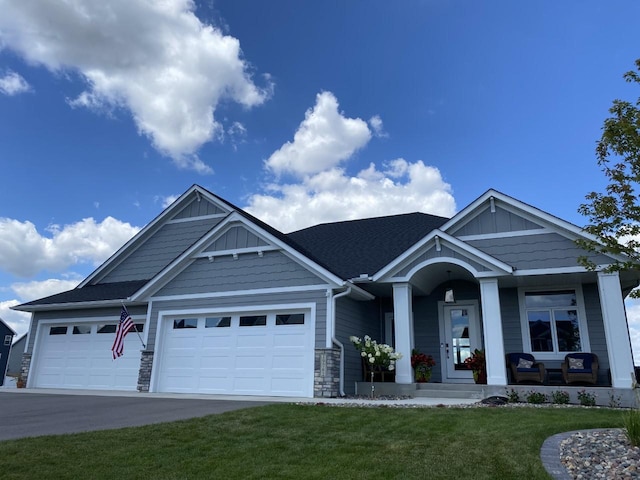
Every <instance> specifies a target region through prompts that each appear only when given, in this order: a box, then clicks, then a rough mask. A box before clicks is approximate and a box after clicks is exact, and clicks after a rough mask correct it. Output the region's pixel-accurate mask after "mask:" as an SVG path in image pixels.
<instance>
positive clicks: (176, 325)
mask: <svg viewBox="0 0 640 480" xmlns="http://www.w3.org/2000/svg"><path fill="white" fill-rule="evenodd" d="M182 328H198V319H197V318H181V319H180V320H174V321H173V329H174V330H179V329H182Z"/></svg>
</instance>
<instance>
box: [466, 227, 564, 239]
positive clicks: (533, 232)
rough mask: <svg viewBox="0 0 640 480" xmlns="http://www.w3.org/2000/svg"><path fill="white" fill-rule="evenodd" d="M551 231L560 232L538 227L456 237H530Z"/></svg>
mask: <svg viewBox="0 0 640 480" xmlns="http://www.w3.org/2000/svg"><path fill="white" fill-rule="evenodd" d="M550 233H558V232H556V231H555V230H551V229H550V228H538V229H535V230H518V231H515V232H498V233H479V234H477V235H461V236H459V237H455V238H457V239H458V240H462V241H463V242H469V241H473V240H495V239H496V238H512V237H529V236H532V235H548V234H550Z"/></svg>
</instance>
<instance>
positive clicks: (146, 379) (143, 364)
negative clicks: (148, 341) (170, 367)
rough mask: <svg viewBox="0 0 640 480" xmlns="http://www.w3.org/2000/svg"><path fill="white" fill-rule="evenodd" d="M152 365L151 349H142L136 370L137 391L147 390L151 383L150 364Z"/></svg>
mask: <svg viewBox="0 0 640 480" xmlns="http://www.w3.org/2000/svg"><path fill="white" fill-rule="evenodd" d="M152 365H153V350H142V355H141V358H140V371H139V372H138V391H139V392H148V391H149V385H150V384H151V366H152Z"/></svg>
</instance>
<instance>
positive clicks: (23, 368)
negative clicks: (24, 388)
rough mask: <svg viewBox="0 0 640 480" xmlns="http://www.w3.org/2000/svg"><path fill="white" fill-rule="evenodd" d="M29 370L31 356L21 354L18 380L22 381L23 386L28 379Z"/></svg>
mask: <svg viewBox="0 0 640 480" xmlns="http://www.w3.org/2000/svg"><path fill="white" fill-rule="evenodd" d="M29 370H31V354H30V353H23V354H22V362H21V363H20V378H21V379H22V380H23V381H24V385H26V384H27V378H29Z"/></svg>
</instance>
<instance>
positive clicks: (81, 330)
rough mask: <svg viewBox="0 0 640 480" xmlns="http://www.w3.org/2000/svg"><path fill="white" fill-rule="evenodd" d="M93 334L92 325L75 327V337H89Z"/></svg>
mask: <svg viewBox="0 0 640 480" xmlns="http://www.w3.org/2000/svg"><path fill="white" fill-rule="evenodd" d="M90 333H91V325H74V326H73V334H74V335H89V334H90Z"/></svg>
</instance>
